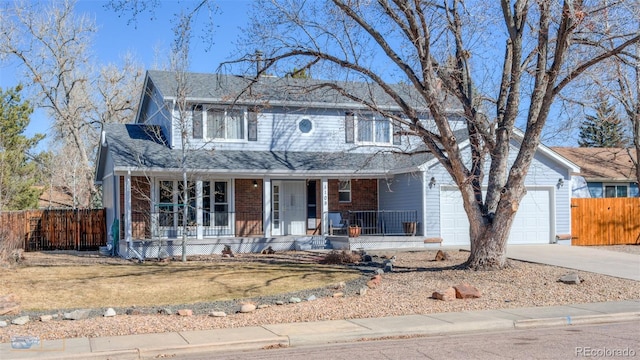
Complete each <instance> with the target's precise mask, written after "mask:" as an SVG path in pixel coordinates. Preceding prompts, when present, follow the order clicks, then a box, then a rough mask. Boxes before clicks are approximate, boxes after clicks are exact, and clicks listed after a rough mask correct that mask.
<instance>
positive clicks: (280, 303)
mask: <svg viewBox="0 0 640 360" xmlns="http://www.w3.org/2000/svg"><path fill="white" fill-rule="evenodd" d="M276 305H284V301H282V300H277V301H276Z"/></svg>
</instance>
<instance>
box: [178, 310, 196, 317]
mask: <svg viewBox="0 0 640 360" xmlns="http://www.w3.org/2000/svg"><path fill="white" fill-rule="evenodd" d="M178 315H179V316H193V310H191V309H180V310H178Z"/></svg>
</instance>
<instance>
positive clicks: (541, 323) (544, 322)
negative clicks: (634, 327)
mask: <svg viewBox="0 0 640 360" xmlns="http://www.w3.org/2000/svg"><path fill="white" fill-rule="evenodd" d="M639 319H640V312H637V311H634V312H625V313H615V314H598V315H577V316H570V315H567V316H563V317H552V318H541V319H526V320H514V321H513V325H514V328H515V329H516V330H517V329H531V328H537V327H551V326H571V325H588V324H603V323H609V322H622V321H633V320H639Z"/></svg>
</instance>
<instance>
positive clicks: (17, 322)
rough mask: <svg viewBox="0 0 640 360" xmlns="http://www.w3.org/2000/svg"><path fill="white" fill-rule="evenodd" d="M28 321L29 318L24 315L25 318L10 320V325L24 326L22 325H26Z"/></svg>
mask: <svg viewBox="0 0 640 360" xmlns="http://www.w3.org/2000/svg"><path fill="white" fill-rule="evenodd" d="M29 320H30V319H29V316H28V315H25V316H20V317H18V318H15V319H13V320H11V323H12V324H13V325H24V324H26V323H28V322H29Z"/></svg>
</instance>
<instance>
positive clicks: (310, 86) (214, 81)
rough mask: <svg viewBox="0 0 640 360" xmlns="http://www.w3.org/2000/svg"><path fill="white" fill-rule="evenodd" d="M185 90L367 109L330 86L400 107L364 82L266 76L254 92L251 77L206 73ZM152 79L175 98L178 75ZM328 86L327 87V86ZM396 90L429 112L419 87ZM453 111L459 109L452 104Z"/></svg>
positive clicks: (193, 77) (204, 96)
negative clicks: (249, 88) (419, 92)
mask: <svg viewBox="0 0 640 360" xmlns="http://www.w3.org/2000/svg"><path fill="white" fill-rule="evenodd" d="M183 75H184V79H185V81H184V87H185V90H186V91H187V95H186V96H187V98H189V99H198V100H207V101H215V102H229V103H230V102H233V101H236V96H238V94H240V93H241V92H242V91H245V92H244V93H243V94H242V96H240V97H239V98H238V100H237V101H238V102H239V103H265V102H267V103H271V104H277V103H286V104H287V105H289V106H292V105H296V104H297V105H299V106H301V105H304V106H312V105H313V104H317V105H321V106H323V107H340V108H347V109H348V108H364V106H363V105H362V104H361V103H359V102H356V101H354V100H351V99H349V98H347V97H345V96H343V95H341V94H339V93H338V92H337V91H336V90H334V89H332V88H330V87H328V86H327V84H331V85H336V86H338V87H340V88H343V89H346V90H347V91H348V92H349V93H351V94H354V95H355V96H357V97H360V98H363V99H367V100H369V101H371V102H373V103H375V104H376V105H377V106H379V107H381V108H386V109H392V108H397V107H398V106H397V104H396V103H395V102H394V101H393V100H392V99H391V98H390V97H389V96H388V95H387V94H386V93H385V92H384V91H382V88H380V87H379V86H376V85H373V84H369V83H364V82H344V81H328V80H318V79H294V78H277V77H270V76H263V77H260V78H259V79H258V81H257V82H256V83H255V84H253V85H252V87H251V90H250V91H248V90H246V89H247V87H248V86H249V85H250V84H251V83H252V82H253V81H254V80H253V79H251V78H246V77H241V76H236V75H223V74H203V73H184V74H183ZM147 76H148V78H149V80H150V81H151V82H152V83H153V84H154V85H155V86H156V88H157V89H158V90H159V91H160V92H161V93H162V95H163V96H164V97H165V98H172V97H175V94H176V93H177V91H176V87H177V85H176V84H178V83H179V82H178V80H177V78H176V73H174V72H168V71H156V70H149V71H148V72H147ZM323 85H324V86H323ZM392 87H393V88H394V89H395V91H396V92H397V93H398V94H400V95H401V96H402V97H403V99H404V100H405V101H406V102H407V103H408V104H410V105H411V106H414V107H416V108H418V109H424V110H425V111H426V108H427V107H426V105H425V103H424V100H423V99H422V98H421V97H420V96H419V94H418V93H417V92H416V91H415V88H414V87H413V86H411V85H407V84H394V85H392ZM450 107H451V111H454V110H455V106H454V105H453V102H452V105H450Z"/></svg>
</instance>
